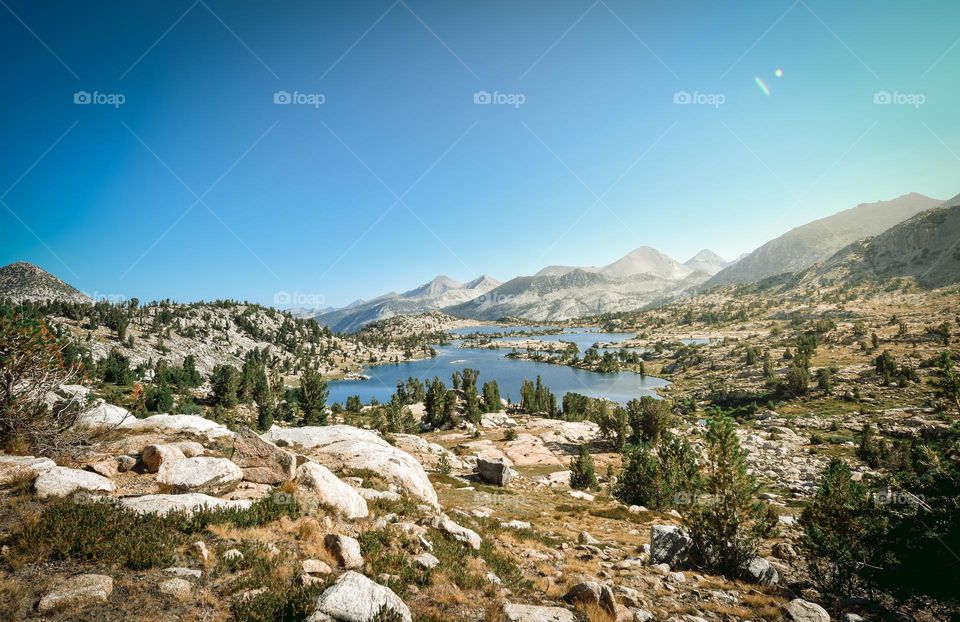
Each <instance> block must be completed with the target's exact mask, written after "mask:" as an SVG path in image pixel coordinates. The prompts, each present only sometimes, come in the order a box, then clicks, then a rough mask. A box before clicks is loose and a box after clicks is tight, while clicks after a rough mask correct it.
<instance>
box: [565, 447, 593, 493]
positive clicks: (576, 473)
mask: <svg viewBox="0 0 960 622" xmlns="http://www.w3.org/2000/svg"><path fill="white" fill-rule="evenodd" d="M596 485H597V475H596V472H595V469H594V465H593V456H591V455H590V449H589V448H588V447H587V446H586V445H580V452H579V454H578V455H577V457H576V458H574V459H573V460H571V461H570V488H573V489H574V490H587V489H591V488H595V487H596Z"/></svg>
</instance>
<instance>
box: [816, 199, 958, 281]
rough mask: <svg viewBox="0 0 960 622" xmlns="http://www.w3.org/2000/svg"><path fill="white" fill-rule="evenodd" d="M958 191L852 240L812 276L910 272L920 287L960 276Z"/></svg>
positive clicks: (853, 276) (849, 277) (879, 277)
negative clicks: (859, 239) (877, 232)
mask: <svg viewBox="0 0 960 622" xmlns="http://www.w3.org/2000/svg"><path fill="white" fill-rule="evenodd" d="M958 241H960V196H957V197H954V198H953V199H951V200H949V201H946V202H945V203H943V205H941V206H940V207H937V208H935V209H931V210H927V211H925V212H922V213H920V214H918V215H916V216H914V217H913V218H910V219H909V220H906V221H905V222H902V223H900V224H899V225H896V226H894V227H891V228H890V229H888V230H887V231H884V232H883V233H881V234H880V235H878V236H876V237H874V238H870V239H868V240H864V241H862V242H858V243H855V244H852V245H850V246H848V247H846V248H844V249H842V250H841V251H839V252H838V253H837V254H836V255H835V256H833V257H831V258H830V259H829V260H827V261H825V262H824V263H823V264H822V265H819V266H816V267H815V268H814V270H813V274H812V276H813V277H815V278H820V279H822V278H823V277H829V278H831V279H842V280H847V281H852V282H857V281H862V280H885V279H890V278H894V277H911V278H913V279H914V280H915V281H916V282H917V283H918V284H919V285H921V286H923V287H942V286H944V285H950V284H953V283H956V282H958V281H960V248H958Z"/></svg>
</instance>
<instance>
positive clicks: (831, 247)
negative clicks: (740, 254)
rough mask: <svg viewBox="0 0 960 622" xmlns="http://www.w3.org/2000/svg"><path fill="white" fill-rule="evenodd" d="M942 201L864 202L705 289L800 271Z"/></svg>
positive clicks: (795, 232) (769, 248) (768, 249)
mask: <svg viewBox="0 0 960 622" xmlns="http://www.w3.org/2000/svg"><path fill="white" fill-rule="evenodd" d="M940 203H941V202H940V201H938V200H936V199H931V198H930V197H927V196H924V195H922V194H917V193H910V194H905V195H903V196H901V197H898V198H896V199H893V200H892V201H880V202H878V203H863V204H861V205H858V206H857V207H854V208H851V209H848V210H844V211H842V212H839V213H837V214H834V215H832V216H827V217H826V218H821V219H819V220H815V221H813V222H810V223H807V224H805V225H802V226H800V227H796V228H794V229H791V230H790V231H788V232H787V233H785V234H783V235H781V236H780V237H778V238H776V239H773V240H771V241H769V242H767V243H766V244H764V245H763V246H761V247H760V248H758V249H756V250H755V251H753V252H752V253H750V254H749V255H747V256H746V257H744V258H743V259H741V260H740V261H738V262H736V263H735V264H733V265H731V266H729V267H727V268H725V269H723V270H721V271H720V272H718V273H717V274H716V275H714V276H713V278H711V279H710V280H709V281H707V282H706V283H705V284H704V287H707V288H709V287H713V286H716V285H726V284H729V283H750V282H754V281H758V280H760V279H763V278H766V277H768V276H774V275H776V274H783V273H785V272H799V271H801V270H805V269H806V268H809V267H810V266H812V265H813V264H815V263H817V262H818V261H823V260H825V259H828V258H829V257H830V256H831V255H833V254H834V253H836V252H837V251H839V250H840V249H842V248H843V247H845V246H847V245H848V244H851V243H853V242H856V241H857V240H862V239H863V238H867V237H870V236H874V235H877V234H879V233H882V232H883V231H886V230H887V229H889V228H890V227H892V226H894V225H896V224H899V223H901V222H903V221H904V220H907V219H908V218H911V217H913V216H915V215H917V214H919V213H920V212H923V211H925V210H928V209H931V208H934V207H936V206H937V205H939V204H940Z"/></svg>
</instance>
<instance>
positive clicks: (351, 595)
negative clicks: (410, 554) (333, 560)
mask: <svg viewBox="0 0 960 622" xmlns="http://www.w3.org/2000/svg"><path fill="white" fill-rule="evenodd" d="M384 609H385V610H389V611H392V612H393V613H394V614H395V615H397V616H399V617H400V619H401V620H403V621H404V622H412V620H413V617H412V616H411V615H410V609H409V607H407V605H406V604H405V603H404V602H403V601H402V600H400V597H399V596H397V595H396V594H395V593H394V592H393V590H391V589H390V588H388V587H385V586H383V585H380V584H379V583H375V582H373V581H371V580H370V579H368V578H367V577H365V576H363V575H362V574H360V573H357V572H353V571H352V570H351V571H347V572H345V573H343V574H342V575H341V576H340V578H339V579H337V582H336V583H334V584H333V585H331V586H330V587H329V588H327V590H326V591H325V592H324V593H323V594H321V595H320V597H319V598H318V599H317V604H316V608H315V613H314V614H313V615H311V616H310V617H309V618H307V622H320V621H321V620H325V619H327V618H324V617H320V616H329V618H333V619H334V620H338V621H341V622H372V621H373V620H374V619H375V618H376V616H377V614H378V613H380V612H381V610H384ZM318 614H319V615H318Z"/></svg>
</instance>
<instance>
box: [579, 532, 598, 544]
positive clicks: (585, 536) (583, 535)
mask: <svg viewBox="0 0 960 622" xmlns="http://www.w3.org/2000/svg"><path fill="white" fill-rule="evenodd" d="M577 542H579V543H580V544H593V545H597V544H600V541H599V540H597V539H596V538H594V537H593V536H591V535H590V534H589V533H587V532H586V531H581V532H580V535H578V536H577Z"/></svg>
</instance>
